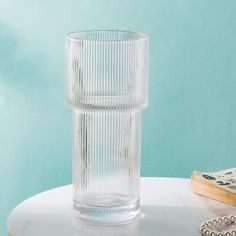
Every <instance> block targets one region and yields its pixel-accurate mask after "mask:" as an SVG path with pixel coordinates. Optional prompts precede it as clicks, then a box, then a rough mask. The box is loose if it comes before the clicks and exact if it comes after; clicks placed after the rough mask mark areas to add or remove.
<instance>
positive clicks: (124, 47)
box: [66, 30, 148, 224]
mask: <svg viewBox="0 0 236 236" xmlns="http://www.w3.org/2000/svg"><path fill="white" fill-rule="evenodd" d="M66 49H67V83H66V101H67V104H69V105H70V106H71V108H72V110H73V125H74V127H73V132H74V136H73V140H74V144H73V188H74V212H75V214H76V215H77V216H78V217H79V218H81V219H83V220H87V221H95V222H99V223H111V224H115V223H120V222H124V221H127V220H130V219H132V218H134V217H135V216H136V215H137V214H138V213H139V179H140V133H141V110H142V108H144V107H145V106H146V105H147V81H148V37H147V36H146V35H145V34H143V33H136V32H129V31H118V30H91V31H82V32H75V33H70V34H68V35H67V38H66Z"/></svg>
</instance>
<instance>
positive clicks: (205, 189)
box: [191, 168, 236, 206]
mask: <svg viewBox="0 0 236 236" xmlns="http://www.w3.org/2000/svg"><path fill="white" fill-rule="evenodd" d="M191 188H192V191H193V192H195V193H197V194H200V195H203V196H205V197H208V198H212V199H215V200H218V201H221V202H225V203H228V204H230V205H234V206H236V168H232V169H227V170H222V171H217V172H198V171H194V172H193V174H192V177H191Z"/></svg>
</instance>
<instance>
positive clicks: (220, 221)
mask: <svg viewBox="0 0 236 236" xmlns="http://www.w3.org/2000/svg"><path fill="white" fill-rule="evenodd" d="M235 222H236V216H224V217H220V218H217V219H213V220H211V221H208V222H206V223H203V224H202V225H201V226H200V232H201V234H202V235H205V236H236V230H232V223H235ZM222 227H223V228H224V229H225V230H226V229H227V227H229V228H230V227H231V230H230V231H228V232H227V231H226V232H225V233H221V232H218V233H217V232H216V230H217V229H218V230H219V228H222Z"/></svg>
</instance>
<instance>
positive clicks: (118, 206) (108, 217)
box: [74, 197, 140, 225]
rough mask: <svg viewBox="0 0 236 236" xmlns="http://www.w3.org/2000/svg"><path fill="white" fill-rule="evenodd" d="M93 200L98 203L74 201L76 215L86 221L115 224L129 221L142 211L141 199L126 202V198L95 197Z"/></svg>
mask: <svg viewBox="0 0 236 236" xmlns="http://www.w3.org/2000/svg"><path fill="white" fill-rule="evenodd" d="M87 200H88V199H87ZM87 202H89V201H87ZM92 202H96V205H95V204H91V202H90V203H89V204H87V205H84V204H83V205H81V204H77V203H76V202H74V215H75V216H76V217H77V218H79V219H80V220H82V221H86V222H92V223H98V224H109V225H113V224H114V225H115V224H125V223H128V222H130V221H132V220H133V219H134V218H136V216H138V215H139V213H140V207H139V200H136V201H132V202H128V203H127V202H126V204H124V200H122V199H117V197H116V198H112V197H109V198H107V197H105V198H104V197H100V198H99V197H96V198H94V197H93V201H92ZM105 202H106V204H104V203H105ZM109 203H112V204H109Z"/></svg>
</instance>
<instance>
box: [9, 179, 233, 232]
mask: <svg viewBox="0 0 236 236" xmlns="http://www.w3.org/2000/svg"><path fill="white" fill-rule="evenodd" d="M141 211H142V216H141V217H140V218H139V219H137V220H135V221H134V222H133V223H130V224H128V225H121V226H113V227H111V226H109V227H108V226H107V227H104V226H103V227H102V226H96V225H92V224H91V225H89V224H85V223H81V222H80V221H78V219H76V218H75V217H73V214H72V186H71V185H68V186H63V187H59V188H55V189H52V190H49V191H46V192H43V193H40V194H37V195H35V196H33V197H31V198H29V199H27V200H25V201H23V202H22V203H20V204H19V205H18V206H16V208H14V209H13V211H12V212H11V214H10V215H9V218H8V222H7V227H8V230H9V233H10V234H11V235H12V236H42V235H44V236H53V235H56V236H80V235H81V236H97V235H99V236H108V235H109V236H144V235H145V236H151V235H157V234H158V235H161V236H170V235H176V236H180V235H181V236H184V235H186V236H187V235H188V236H189V235H191V236H195V235H200V234H199V226H200V224H201V223H203V222H204V221H207V220H210V219H212V218H215V217H218V216H224V215H230V214H234V215H235V214H236V207H233V206H230V205H227V204H224V203H221V202H217V201H214V200H210V199H207V198H205V197H202V196H199V195H197V194H194V193H192V192H191V189H190V182H189V180H188V179H177V178H156V177H148V178H141Z"/></svg>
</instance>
